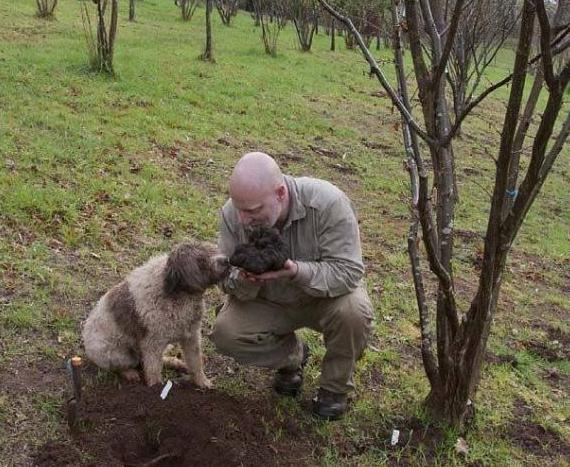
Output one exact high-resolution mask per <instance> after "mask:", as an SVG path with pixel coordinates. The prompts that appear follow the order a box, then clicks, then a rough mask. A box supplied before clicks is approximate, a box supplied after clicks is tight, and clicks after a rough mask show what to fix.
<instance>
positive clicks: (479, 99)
mask: <svg viewBox="0 0 570 467" xmlns="http://www.w3.org/2000/svg"><path fill="white" fill-rule="evenodd" d="M569 33H570V26H567V27H566V28H565V29H564V30H563V32H562V33H561V34H560V36H558V37H557V38H556V39H555V40H554V41H553V42H552V44H551V46H554V45H555V44H558V43H559V42H561V41H562V39H563V38H564V37H566V36H567V35H568V34H569ZM568 48H570V40H568V41H566V42H564V43H562V44H561V45H560V46H559V47H555V48H553V49H552V56H556V55H558V54H560V53H562V52H564V51H565V50H566V49H568ZM541 58H542V53H539V54H538V55H536V56H535V57H534V58H533V59H532V60H530V61H529V62H528V65H527V67H530V66H532V65H534V64H535V63H536V62H537V61H539V60H540V59H541ZM512 79H513V74H512V73H511V74H510V75H509V76H507V77H505V78H503V79H502V80H501V81H499V82H497V83H495V84H493V85H492V86H490V87H489V88H487V89H486V90H485V91H483V92H482V93H481V94H479V97H477V99H475V100H474V101H472V102H470V103H469V105H467V107H466V108H465V110H464V112H463V113H462V114H461V115H460V116H459V117H458V118H457V120H456V121H455V123H454V124H453V126H452V127H451V130H450V131H449V133H447V135H446V136H445V137H444V138H443V140H442V141H441V145H442V146H447V145H448V144H449V143H450V142H451V140H452V138H453V137H454V136H455V134H456V133H457V131H458V130H459V128H460V127H461V123H463V120H465V117H467V115H469V114H470V113H471V111H472V110H473V109H474V108H475V107H477V106H478V105H479V104H480V103H481V102H482V101H483V100H484V99H485V98H486V97H487V96H488V95H489V94H491V93H492V92H494V91H496V90H497V89H499V88H501V87H503V86H504V85H505V84H507V83H509V82H510V81H511V80H512Z"/></svg>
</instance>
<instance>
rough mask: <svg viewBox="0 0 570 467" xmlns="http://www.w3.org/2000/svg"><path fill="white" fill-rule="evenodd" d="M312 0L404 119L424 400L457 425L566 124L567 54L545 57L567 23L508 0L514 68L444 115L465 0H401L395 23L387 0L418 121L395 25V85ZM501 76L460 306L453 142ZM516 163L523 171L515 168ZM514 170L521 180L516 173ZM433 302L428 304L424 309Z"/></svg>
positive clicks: (554, 50) (567, 42) (568, 28)
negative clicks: (484, 198) (540, 102)
mask: <svg viewBox="0 0 570 467" xmlns="http://www.w3.org/2000/svg"><path fill="white" fill-rule="evenodd" d="M319 1H320V3H321V4H322V5H323V6H324V7H325V8H326V9H327V10H328V11H329V13H331V14H332V15H333V16H335V17H336V18H337V19H338V20H340V21H342V22H343V23H344V24H345V25H346V27H347V28H348V29H349V30H350V31H351V32H352V33H353V35H354V37H355V39H356V41H357V43H358V45H359V47H360V49H361V50H362V52H363V54H364V56H365V58H366V60H367V61H368V63H369V65H370V67H371V72H372V73H373V74H374V75H375V76H376V77H377V78H378V80H379V81H380V83H381V85H382V86H383V87H384V89H385V90H386V92H387V93H388V95H389V96H390V98H391V100H392V102H393V103H394V105H395V106H396V107H397V108H398V110H399V111H400V113H401V115H402V118H403V121H404V122H405V125H404V144H405V149H406V155H407V167H408V169H409V172H410V180H411V184H410V186H411V189H412V203H411V204H412V209H413V216H412V221H411V226H410V232H409V237H408V252H409V256H410V262H411V267H412V272H413V278H414V286H415V290H416V299H417V303H418V308H419V316H420V330H421V337H422V339H421V352H422V359H423V363H424V368H425V371H426V375H427V377H428V380H429V383H430V388H431V390H430V393H429V395H428V396H427V398H426V407H427V408H428V410H429V412H430V413H431V414H432V417H433V418H435V419H440V420H443V421H445V422H447V423H449V424H450V425H452V426H454V427H462V426H464V423H465V422H466V420H467V419H468V418H469V415H470V414H471V413H472V409H473V404H472V398H473V396H474V394H475V392H476V389H477V386H478V383H479V379H480V372H481V364H482V361H483V356H484V353H485V348H486V345H487V339H488V336H489V332H490V327H491V322H492V319H493V316H494V314H495V312H496V310H497V302H498V298H499V292H500V289H501V284H502V278H503V272H504V269H505V264H506V261H507V255H508V253H509V251H510V249H511V247H512V244H513V241H514V240H515V237H516V235H517V233H518V232H519V230H520V227H521V225H522V223H523V221H524V219H525V217H526V214H527V213H528V211H529V209H530V207H531V206H532V204H533V202H534V200H535V199H536V197H537V195H538V193H539V191H540V189H541V187H542V185H543V183H544V181H545V180H546V177H547V176H548V174H549V172H550V170H551V169H552V165H553V164H554V162H555V160H556V158H557V157H558V155H559V154H560V151H561V150H562V147H563V145H564V143H565V141H566V139H567V138H568V134H569V133H570V111H569V109H568V108H567V107H566V108H565V109H564V110H563V97H564V94H565V92H566V90H567V87H568V82H569V81H570V62H569V61H567V60H566V61H565V62H564V63H562V64H561V65H560V66H558V68H556V67H555V66H554V65H553V63H554V57H555V56H556V55H558V54H560V52H562V51H563V50H565V49H566V48H568V46H570V39H569V38H568V37H569V32H570V25H569V24H565V25H564V26H557V25H556V21H554V22H552V21H551V20H549V18H548V15H547V13H546V7H545V4H544V0H524V1H523V2H522V3H521V4H520V7H519V6H517V8H520V9H521V12H520V17H521V22H520V28H519V35H518V42H517V45H516V57H515V62H514V67H513V72H512V73H511V74H510V75H509V76H507V77H506V78H504V79H503V80H501V81H499V82H498V83H495V84H493V85H491V86H490V87H488V88H487V89H486V90H485V91H483V92H481V93H480V94H479V96H478V97H477V98H474V99H473V101H472V102H470V103H469V104H468V105H466V106H465V107H464V109H463V111H462V113H461V114H460V115H459V116H456V117H455V119H454V120H452V113H453V112H452V111H451V109H450V107H451V106H450V105H449V103H448V98H447V97H448V96H447V93H446V86H447V83H448V80H449V79H453V77H452V76H450V77H446V69H447V67H448V65H449V59H450V55H451V53H452V51H453V47H454V44H456V42H457V38H458V31H460V30H462V29H463V28H466V27H467V26H466V24H465V21H469V20H470V18H469V16H468V15H466V14H465V12H466V11H467V9H466V8H465V7H466V5H469V3H471V2H466V1H463V0H457V1H456V2H455V3H454V4H453V8H451V10H450V11H449V12H448V13H446V5H447V6H448V7H449V3H448V2H443V1H441V0H420V1H419V2H418V1H416V0H404V5H405V22H404V21H403V20H402V18H400V17H399V16H398V15H399V10H398V8H397V7H398V5H399V1H398V0H393V6H394V7H395V8H394V13H393V15H394V16H393V24H394V25H396V26H397V27H398V28H401V27H403V26H404V27H405V28H406V29H407V34H408V40H409V44H410V52H411V56H412V61H413V68H414V75H415V82H416V83H417V86H418V90H419V98H420V103H421V109H422V116H423V126H421V125H420V124H419V123H418V122H417V121H416V120H415V118H414V117H413V115H412V112H411V106H410V102H409V98H408V97H407V96H408V92H407V82H406V79H405V73H404V64H403V55H402V50H401V40H400V37H401V34H400V33H401V31H400V29H398V30H397V31H395V34H394V48H395V58H396V60H395V62H396V68H397V76H398V92H397V91H395V90H394V89H393V88H392V87H391V86H390V84H389V83H388V81H387V80H386V77H385V75H384V73H383V71H382V70H381V69H380V67H379V66H378V63H377V62H376V60H375V59H374V57H373V56H372V54H371V53H370V51H369V50H368V48H367V46H366V43H365V40H364V39H363V37H362V36H361V35H360V33H359V32H358V30H357V29H356V28H355V25H354V24H353V22H352V21H351V20H350V18H348V17H347V16H346V15H342V14H340V13H338V12H337V11H336V10H335V9H333V8H332V7H331V6H330V5H329V4H328V3H327V2H326V1H324V0H319ZM568 6H569V0H560V1H559V2H558V9H559V11H560V17H565V14H566V12H567V10H568ZM535 19H536V20H537V22H538V24H539V32H538V33H539V42H540V55H539V56H537V57H535V58H533V59H532V60H531V44H532V38H533V34H534V27H535ZM424 31H425V34H424ZM479 56H480V55H478V57H479ZM478 59H479V58H477V60H478ZM474 60H476V59H475V58H474ZM532 63H540V66H541V69H542V73H543V74H544V81H545V83H546V86H545V87H544V88H542V89H541V90H540V92H544V91H545V93H546V95H545V99H546V107H545V109H544V112H543V113H541V114H540V113H535V118H536V123H537V125H536V127H535V131H533V134H532V136H531V140H532V149H531V153H530V160H529V162H528V165H525V166H522V165H521V164H520V160H519V159H518V158H516V157H513V154H514V151H513V150H514V142H515V136H516V134H517V131H522V132H523V133H524V135H523V139H524V137H525V136H526V133H527V131H528V130H529V127H527V128H522V127H521V124H522V122H521V121H519V116H520V115H521V111H522V109H523V103H524V101H523V95H524V94H523V91H524V86H525V82H526V78H527V75H528V70H529V64H532ZM506 83H510V93H509V98H508V103H507V107H506V111H505V115H504V120H503V127H502V129H501V142H500V147H499V148H497V157H496V171H495V179H494V185H493V193H492V197H491V203H490V209H489V217H488V222H487V228H486V233H485V243H484V252H483V259H482V264H481V270H480V272H479V273H478V285H477V291H476V293H475V294H474V296H472V297H469V298H467V301H468V302H469V306H468V307H466V308H465V309H462V307H461V306H460V305H459V304H458V302H459V301H458V297H457V291H456V289H455V285H454V276H453V245H454V229H455V227H454V223H455V207H456V202H457V195H456V193H455V184H454V176H455V159H454V152H453V141H454V138H455V137H456V136H457V132H458V130H459V127H460V126H461V122H462V121H463V120H464V119H465V118H466V117H467V116H468V115H469V114H470V113H471V111H472V110H473V109H474V108H475V107H477V105H479V104H480V103H481V102H482V101H483V99H485V98H486V97H487V96H488V95H489V94H490V93H491V92H493V91H494V90H496V89H498V88H499V87H501V86H503V85H505V84H506ZM527 102H528V101H527ZM558 117H561V122H558V128H559V130H558V133H557V134H556V136H555V137H554V138H553V140H552V141H551V137H552V136H553V134H554V133H555V126H556V124H557V119H558ZM420 139H421V140H422V141H423V142H424V143H425V144H424V146H425V147H427V150H428V151H429V155H430V159H431V166H432V167H433V174H432V175H433V184H432V185H431V186H430V184H429V180H428V169H427V165H426V164H425V163H424V160H423V156H422V146H421V145H420V143H419V140H420ZM525 167H526V168H525ZM522 169H524V170H523V173H520V172H521V170H522ZM513 171H515V172H516V173H517V176H516V177H514V178H515V180H514V184H511V183H512V173H513ZM519 174H520V177H519ZM519 178H521V179H522V180H520V181H519ZM420 226H421V232H422V242H423V246H424V249H425V257H426V258H427V262H428V264H429V269H430V271H431V272H432V273H433V274H434V276H435V278H436V281H437V295H436V298H435V300H434V301H435V303H431V302H430V301H428V298H427V297H428V296H429V295H428V294H427V293H426V288H425V281H424V273H423V271H422V269H421V257H420V248H419V239H418V229H419V227H420ZM463 298H464V300H461V303H464V302H465V298H466V297H463ZM434 308H435V312H434V311H432V310H433V309H434ZM432 314H434V315H435V336H434V333H433V331H434V329H433V326H432V324H431V323H432ZM434 339H435V342H436V347H435V349H434V348H433V342H434Z"/></svg>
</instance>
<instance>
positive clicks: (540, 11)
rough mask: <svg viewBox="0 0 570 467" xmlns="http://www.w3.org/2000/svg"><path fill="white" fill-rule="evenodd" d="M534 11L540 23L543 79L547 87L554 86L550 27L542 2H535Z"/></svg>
mask: <svg viewBox="0 0 570 467" xmlns="http://www.w3.org/2000/svg"><path fill="white" fill-rule="evenodd" d="M536 13H537V16H538V23H539V24H540V51H541V52H542V68H543V72H544V81H546V84H547V85H548V87H549V88H552V87H554V86H556V84H557V83H556V80H555V79H554V68H553V66H552V50H551V47H550V36H551V28H550V22H549V21H548V16H547V15H546V9H545V8H544V2H542V1H538V2H536Z"/></svg>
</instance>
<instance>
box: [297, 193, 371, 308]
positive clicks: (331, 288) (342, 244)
mask: <svg viewBox="0 0 570 467" xmlns="http://www.w3.org/2000/svg"><path fill="white" fill-rule="evenodd" d="M317 239H318V244H319V250H320V259H319V261H298V262H297V265H298V267H299V269H298V272H297V274H296V276H295V277H294V278H293V279H292V281H293V283H295V284H297V286H299V287H301V288H302V289H303V290H304V291H305V292H306V293H307V294H309V295H311V296H314V297H338V296H341V295H345V294H347V293H349V292H351V291H353V290H354V289H356V288H357V287H358V285H359V284H360V280H361V279H362V276H363V275H364V264H363V262H362V250H361V247H360V233H359V230H358V221H357V220H356V215H355V213H354V210H353V209H352V206H351V203H350V200H349V199H348V198H347V197H346V196H345V195H343V196H341V197H339V198H338V199H336V200H335V201H333V202H332V203H331V204H330V205H329V206H328V207H327V208H325V209H324V210H323V211H321V212H319V214H318V227H317Z"/></svg>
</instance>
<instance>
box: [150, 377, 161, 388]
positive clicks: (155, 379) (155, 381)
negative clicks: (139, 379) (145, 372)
mask: <svg viewBox="0 0 570 467" xmlns="http://www.w3.org/2000/svg"><path fill="white" fill-rule="evenodd" d="M162 383H163V381H162V378H161V377H160V376H151V377H149V376H147V377H146V385H147V386H148V387H151V386H154V385H156V384H162Z"/></svg>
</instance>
